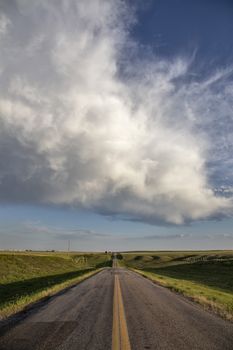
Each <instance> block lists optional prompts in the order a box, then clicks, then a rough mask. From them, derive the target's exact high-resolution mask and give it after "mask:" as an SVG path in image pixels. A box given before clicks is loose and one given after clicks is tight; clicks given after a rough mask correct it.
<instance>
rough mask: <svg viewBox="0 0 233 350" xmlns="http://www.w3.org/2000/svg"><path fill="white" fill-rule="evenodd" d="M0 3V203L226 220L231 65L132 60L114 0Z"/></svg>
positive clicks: (163, 219) (121, 11) (120, 8)
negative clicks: (197, 68)
mask: <svg viewBox="0 0 233 350" xmlns="http://www.w3.org/2000/svg"><path fill="white" fill-rule="evenodd" d="M0 4H1V5H0V51H1V55H0V201H1V202H11V203H17V202H19V203H34V204H37V203H38V204H43V203H44V204H52V205H67V206H72V207H77V208H79V207H81V208H85V209H88V210H91V211H95V212H98V213H100V214H103V215H110V216H114V217H119V218H124V219H129V220H138V221H143V222H148V223H152V224H156V223H169V224H181V223H184V222H186V221H192V220H200V219H206V218H214V217H220V216H224V215H231V213H232V199H231V195H229V193H231V189H232V184H231V182H230V171H231V170H232V161H231V158H230V154H231V151H232V140H233V138H232V131H233V123H232V103H233V83H232V82H231V79H230V77H231V75H232V67H227V68H226V67H225V68H224V69H221V70H218V71H217V72H216V71H215V72H210V73H209V75H208V76H205V77H196V78H195V77H192V78H190V76H191V75H190V71H191V67H192V64H193V60H194V58H190V57H184V56H183V57H176V58H173V59H171V60H163V59H160V58H158V57H157V58H156V57H150V58H148V57H147V58H146V57H145V58H144V59H143V60H140V62H139V61H138V60H137V43H136V42H134V41H133V40H132V39H131V37H130V28H131V26H133V25H134V22H135V21H136V18H134V14H133V12H132V11H131V9H130V8H129V7H128V6H127V4H126V3H124V2H122V1H120V0H91V1H86V0H85V1H74V0H63V1H55V0H51V1H45V0H40V1H29V0H18V1H16V0H15V1H13V0H9V1H1V2H0ZM223 125H228V127H227V129H226V128H225V127H223ZM226 186H227V188H228V192H227V193H228V195H226V192H224V191H223V190H222V189H224V188H226Z"/></svg>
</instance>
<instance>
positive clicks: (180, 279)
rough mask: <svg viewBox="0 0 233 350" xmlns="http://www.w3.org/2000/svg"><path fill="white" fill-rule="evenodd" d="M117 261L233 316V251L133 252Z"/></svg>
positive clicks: (213, 309)
mask: <svg viewBox="0 0 233 350" xmlns="http://www.w3.org/2000/svg"><path fill="white" fill-rule="evenodd" d="M118 261H119V264H120V265H121V266H126V267H128V268H132V269H134V270H136V271H137V272H139V273H140V274H142V275H144V276H145V277H148V278H150V279H151V280H153V281H155V282H157V283H159V284H161V285H163V286H166V287H168V288H170V289H172V290H173V291H176V292H179V293H182V294H183V295H185V296H187V297H189V298H191V299H192V300H194V301H196V302H198V303H200V304H202V305H203V306H204V307H205V308H208V309H211V310H212V311H215V312H216V313H218V314H220V315H221V316H223V317H224V318H227V319H231V320H232V319H233V251H199V252H198V251H191V252H190V251H189V252H182V251H180V252H133V253H122V254H121V256H120V259H119V260H118Z"/></svg>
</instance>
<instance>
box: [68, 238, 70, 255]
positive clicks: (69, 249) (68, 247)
mask: <svg viewBox="0 0 233 350" xmlns="http://www.w3.org/2000/svg"><path fill="white" fill-rule="evenodd" d="M69 252H70V240H69V239H68V253H69Z"/></svg>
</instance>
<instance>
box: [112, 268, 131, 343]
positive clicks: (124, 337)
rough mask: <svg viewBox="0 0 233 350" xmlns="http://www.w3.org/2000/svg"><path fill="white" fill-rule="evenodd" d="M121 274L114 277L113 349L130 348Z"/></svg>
mask: <svg viewBox="0 0 233 350" xmlns="http://www.w3.org/2000/svg"><path fill="white" fill-rule="evenodd" d="M130 349H131V347H130V341H129V335H128V329H127V323H126V318H125V311H124V305H123V299H122V294H121V286H120V280H119V276H118V275H115V279H114V299H113V327H112V350H130Z"/></svg>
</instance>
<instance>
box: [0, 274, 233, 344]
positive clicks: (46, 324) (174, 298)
mask: <svg viewBox="0 0 233 350" xmlns="http://www.w3.org/2000/svg"><path fill="white" fill-rule="evenodd" d="M116 276H117V277H116ZM116 293H117V294H116ZM118 303H119V305H120V307H119V312H118V311H117V310H118V309H117V308H118ZM113 304H114V307H113ZM113 310H114V314H116V316H114V315H113ZM122 318H123V322H122V324H121V319H122ZM118 323H119V329H117V327H118ZM113 324H114V327H113ZM113 329H114V331H113ZM116 337H119V338H120V337H121V338H122V337H124V338H125V337H128V340H127V341H125V342H124V341H123V342H122V344H123V345H121V342H118V341H117V339H115V340H116V341H115V342H113V339H114V338H116ZM123 340H124V339H123ZM113 343H114V344H115V345H114V344H113ZM117 344H118V345H117ZM119 344H120V345H119ZM117 347H119V349H124V350H130V349H131V350H137V349H140V350H142V349H154V350H155V349H156V350H157V349H164V350H169V349H172V350H183V349H187V350H188V349H189V350H190V349H191V350H195V349H198V350H202V349H203V350H207V349H208V350H233V324H231V323H228V322H225V321H224V320H222V319H220V318H218V317H217V316H214V315H212V314H211V313H208V312H205V311H204V310H202V308H201V307H199V306H198V305H195V304H193V303H191V302H190V301H188V300H186V299H184V298H183V297H181V296H179V295H177V294H175V293H172V292H170V291H169V290H167V289H165V288H162V287H159V286H157V285H155V284H153V283H152V282H150V281H149V280H147V279H145V278H143V277H141V276H139V275H137V274H135V273H134V272H131V271H128V270H125V269H118V268H113V269H106V270H104V271H102V272H100V273H98V274H97V275H95V276H93V277H91V278H89V279H87V280H85V281H84V282H82V283H80V284H78V285H77V286H76V287H73V288H72V289H70V290H68V291H66V292H65V293H63V294H61V295H58V296H56V297H54V298H52V299H50V301H48V302H45V303H42V304H41V305H40V306H39V307H38V308H35V309H33V310H32V311H30V312H28V314H26V315H25V317H23V319H22V320H21V321H19V322H18V323H16V324H15V325H14V326H11V327H10V328H9V329H8V330H7V331H6V330H4V333H3V331H1V330H0V350H39V349H40V350H42V349H43V350H53V349H56V350H63V349H64V350H65V349H67V350H74V349H75V350H77V349H78V350H84V349H87V350H92V349H96V350H97V349H98V350H105V349H106V350H110V349H114V350H115V349H117Z"/></svg>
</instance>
